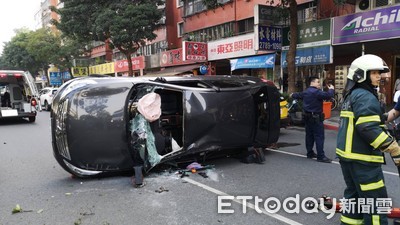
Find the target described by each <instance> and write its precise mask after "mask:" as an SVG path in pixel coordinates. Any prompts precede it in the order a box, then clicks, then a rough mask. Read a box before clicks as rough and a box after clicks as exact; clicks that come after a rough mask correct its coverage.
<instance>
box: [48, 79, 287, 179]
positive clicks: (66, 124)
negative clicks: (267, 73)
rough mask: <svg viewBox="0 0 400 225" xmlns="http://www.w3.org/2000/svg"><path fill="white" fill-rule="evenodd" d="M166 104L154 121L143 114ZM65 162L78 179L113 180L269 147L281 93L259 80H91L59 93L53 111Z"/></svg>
mask: <svg viewBox="0 0 400 225" xmlns="http://www.w3.org/2000/svg"><path fill="white" fill-rule="evenodd" d="M150 93H155V94H157V96H159V97H160V99H161V104H160V108H161V113H160V115H159V117H158V118H157V119H156V120H155V121H153V122H149V121H148V120H146V119H144V118H143V116H142V115H141V113H139V111H138V109H137V103H138V101H139V100H140V99H141V98H142V97H143V96H146V95H148V94H150ZM51 109H52V111H51V133H52V145H53V151H54V156H55V158H56V160H57V161H58V163H59V164H60V165H61V166H62V167H63V168H64V169H65V170H66V171H68V172H69V173H71V174H73V175H75V176H77V177H92V176H103V175H110V174H111V175H113V174H119V173H123V172H129V171H131V172H132V171H133V168H134V167H135V168H138V166H139V168H142V169H143V171H145V172H147V171H149V170H150V169H151V168H153V167H154V166H156V165H158V164H162V163H164V162H171V161H174V160H178V159H183V158H185V157H188V156H192V155H196V154H201V155H205V154H210V153H212V152H214V153H215V152H216V151H218V152H223V151H226V150H228V152H229V149H247V148H248V147H257V148H263V147H266V146H268V145H270V144H272V143H275V142H277V140H278V137H279V128H280V124H279V121H280V120H279V117H280V115H279V113H280V112H279V111H280V107H279V92H278V90H277V89H276V87H275V86H273V85H269V84H266V83H264V82H262V81H261V80H260V79H258V78H254V77H234V76H188V77H182V76H181V77H164V78H156V77H134V78H132V77H131V78H113V77H107V78H105V77H101V78H100V77H90V76H89V77H86V78H79V79H74V80H71V81H70V82H67V83H65V84H64V85H63V86H61V87H60V88H59V91H58V92H57V95H56V96H55V97H54V100H53V105H52V107H51Z"/></svg>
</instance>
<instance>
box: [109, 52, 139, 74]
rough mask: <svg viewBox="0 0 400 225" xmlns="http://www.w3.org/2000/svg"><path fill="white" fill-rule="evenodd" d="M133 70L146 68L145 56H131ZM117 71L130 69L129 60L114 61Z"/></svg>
mask: <svg viewBox="0 0 400 225" xmlns="http://www.w3.org/2000/svg"><path fill="white" fill-rule="evenodd" d="M131 62H132V70H140V69H144V56H139V57H134V58H131ZM114 71H115V72H117V73H118V72H126V71H129V66H128V60H126V59H124V60H118V61H116V62H115V63H114Z"/></svg>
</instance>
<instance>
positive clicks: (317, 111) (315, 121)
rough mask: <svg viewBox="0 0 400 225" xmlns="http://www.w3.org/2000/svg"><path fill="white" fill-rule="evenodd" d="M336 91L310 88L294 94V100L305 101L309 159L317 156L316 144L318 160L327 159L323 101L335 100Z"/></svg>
mask: <svg viewBox="0 0 400 225" xmlns="http://www.w3.org/2000/svg"><path fill="white" fill-rule="evenodd" d="M333 96H334V90H333V89H329V90H328V92H324V91H322V90H320V89H318V88H316V87H312V86H310V87H308V88H307V89H306V90H305V91H303V92H299V93H293V95H292V98H294V99H302V100H303V111H304V122H305V127H306V149H307V157H308V158H312V157H313V155H314V154H315V153H314V151H313V150H312V148H313V146H314V142H315V145H316V148H317V159H318V160H322V159H324V158H325V152H324V140H325V134H324V123H323V121H324V118H323V114H322V105H323V100H329V99H331V98H333Z"/></svg>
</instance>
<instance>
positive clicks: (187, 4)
mask: <svg viewBox="0 0 400 225" xmlns="http://www.w3.org/2000/svg"><path fill="white" fill-rule="evenodd" d="M183 2H184V3H183V12H184V16H190V15H193V14H195V13H199V12H202V11H205V10H207V5H206V4H204V1H203V0H186V1H183ZM228 2H232V0H217V3H218V4H217V5H216V6H214V5H212V6H211V7H212V8H214V7H219V6H221V5H223V4H226V3H228Z"/></svg>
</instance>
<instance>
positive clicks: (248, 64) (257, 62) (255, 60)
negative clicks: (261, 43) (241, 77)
mask: <svg viewBox="0 0 400 225" xmlns="http://www.w3.org/2000/svg"><path fill="white" fill-rule="evenodd" d="M230 61H231V71H234V70H237V69H257V68H274V65H275V54H268V55H260V56H253V57H246V58H240V59H231V60H230Z"/></svg>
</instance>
